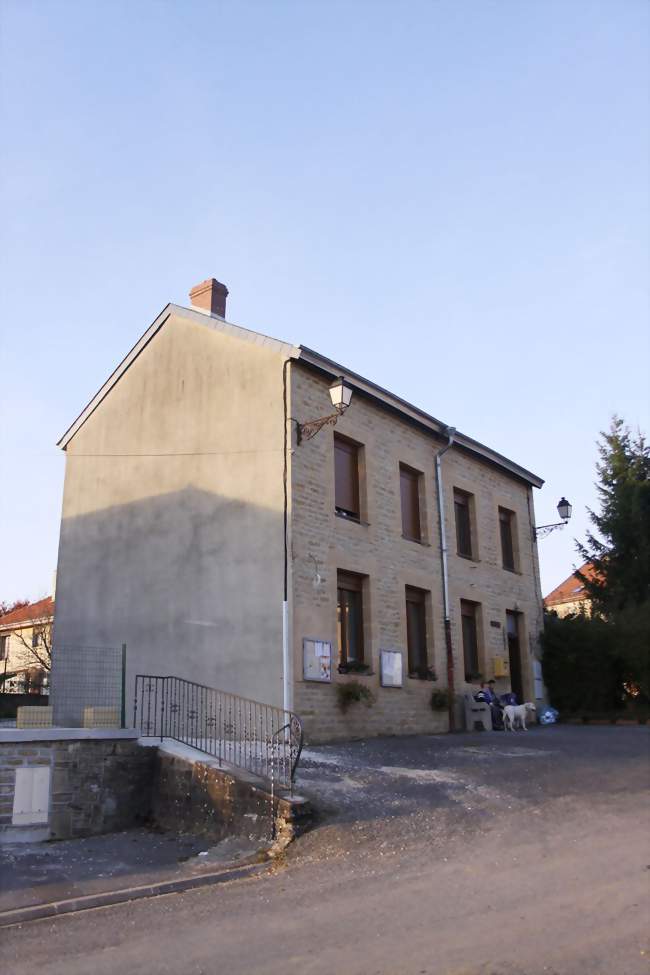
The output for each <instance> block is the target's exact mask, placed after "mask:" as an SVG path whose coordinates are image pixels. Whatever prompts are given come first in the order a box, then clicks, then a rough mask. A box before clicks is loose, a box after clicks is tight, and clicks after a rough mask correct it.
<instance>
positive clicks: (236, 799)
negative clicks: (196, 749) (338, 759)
mask: <svg viewBox="0 0 650 975" xmlns="http://www.w3.org/2000/svg"><path fill="white" fill-rule="evenodd" d="M177 748H178V746H176V745H172V746H171V750H167V749H166V748H160V749H153V748H152V749H150V751H153V752H155V753H156V758H155V774H154V782H153V790H152V806H151V813H152V818H153V819H154V820H155V822H156V823H157V825H159V826H161V827H162V828H163V829H169V830H180V831H181V832H187V833H193V834H195V835H202V836H205V837H206V839H208V840H210V841H211V842H218V841H219V840H222V839H224V838H225V837H227V836H245V837H246V838H248V839H251V840H259V841H260V843H265V842H267V841H268V840H269V839H271V838H273V837H272V833H273V818H274V817H275V822H276V833H277V831H278V830H279V829H289V830H290V831H293V829H294V828H295V827H296V824H297V823H298V822H299V821H300V819H301V818H302V816H303V815H307V811H308V806H307V804H306V802H305V801H304V800H301V799H290V798H289V797H287V796H286V795H282V794H280V795H278V794H277V792H276V793H275V794H274V795H273V796H271V794H270V792H269V790H268V788H267V787H263V786H262V784H261V783H260V782H259V780H257V779H255V778H254V777H253V776H248V775H247V774H246V773H245V772H242V771H241V770H238V771H237V773H236V774H235V773H234V772H232V771H229V770H226V769H221V768H219V767H218V763H217V762H216V761H213V760H211V759H209V758H207V757H206V758H205V759H204V760H201V759H199V760H197V758H196V755H194V756H188V755H183V754H177V753H175V751H176V749H177ZM180 751H183V746H180ZM188 751H189V750H188Z"/></svg>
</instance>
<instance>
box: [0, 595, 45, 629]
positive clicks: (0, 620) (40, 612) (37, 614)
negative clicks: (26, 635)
mask: <svg viewBox="0 0 650 975" xmlns="http://www.w3.org/2000/svg"><path fill="white" fill-rule="evenodd" d="M51 616H54V600H53V599H52V597H51V596H46V597H45V599H39V600H38V602H36V603H29V604H28V605H27V606H21V607H20V609H14V610H13V611H12V612H11V613H5V615H4V616H0V627H3V626H8V625H14V626H16V625H17V624H19V623H29V622H31V621H32V620H42V619H47V618H48V617H51Z"/></svg>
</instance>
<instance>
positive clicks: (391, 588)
mask: <svg viewBox="0 0 650 975" xmlns="http://www.w3.org/2000/svg"><path fill="white" fill-rule="evenodd" d="M328 412H331V403H330V401H329V393H328V381H327V379H325V378H323V377H321V376H319V375H318V374H315V373H314V372H312V371H309V370H308V369H307V368H305V367H303V366H300V365H296V366H292V368H291V415H292V416H294V417H297V418H298V419H309V418H312V417H318V416H322V415H324V414H326V413H328ZM335 430H336V432H338V433H340V434H342V435H344V436H346V437H348V438H350V439H352V440H354V441H356V442H357V443H359V444H361V445H362V447H361V453H360V467H361V471H360V494H361V499H360V501H361V519H360V522H359V523H357V522H355V521H352V520H348V519H345V518H341V517H338V516H337V515H336V514H335V503H334V431H333V430H332V428H329V427H328V428H325V429H324V430H322V431H321V432H320V433H319V434H318V436H316V437H315V438H314V439H313V440H310V441H308V442H303V443H302V444H301V445H300V446H297V445H295V443H294V449H293V451H292V455H291V471H290V476H291V509H290V527H291V532H290V574H291V581H290V591H291V594H292V607H291V624H292V650H293V655H292V666H293V688H294V709H295V710H296V711H297V712H298V713H299V714H300V715H301V717H302V718H303V720H304V723H305V731H306V735H307V738H308V740H312V741H327V740H332V739H335V738H344V737H348V736H364V735H378V734H404V733H427V732H436V731H444V730H446V729H447V723H446V715H444V714H441V713H440V712H433V711H432V710H431V708H430V698H431V691H432V689H433V688H434V687H435V688H440V687H445V686H446V683H447V673H446V650H445V637H444V611H443V597H442V571H441V553H440V543H439V537H440V536H439V522H438V508H437V505H438V499H437V491H436V482H435V464H434V457H435V453H436V452H437V450H438V449H439V448H440V447H441V446H442V445H443V443H442V442H441V441H440V440H438V439H437V438H436V437H435V436H434V435H433V434H431V433H429V432H428V431H426V430H424V429H420V428H418V427H416V426H414V425H413V424H411V423H408V422H406V421H405V420H404V419H401V418H400V417H399V416H398V415H397V414H393V413H389V412H388V410H386V409H385V408H384V407H381V406H379V405H377V404H376V403H374V402H372V401H371V400H370V399H369V398H365V397H362V396H355V397H354V398H353V403H352V406H351V407H350V409H349V410H348V411H347V412H346V413H345V414H344V416H343V417H341V418H340V419H339V421H338V423H337V425H336V428H335ZM400 463H401V464H405V465H407V466H408V467H411V468H413V469H414V470H416V471H418V472H421V474H422V477H421V479H420V482H421V490H420V516H421V524H422V540H421V542H414V541H411V540H408V539H406V538H403V537H402V522H401V500H400V479H399V466H400ZM442 464H443V483H444V491H445V523H446V530H447V540H448V546H449V580H450V599H451V620H452V639H453V647H454V660H455V678H456V691H457V692H459V693H462V692H463V691H464V690H465V689H466V687H467V686H468V685H466V684H465V680H464V673H465V670H464V663H463V648H462V632H461V619H460V601H461V600H462V599H465V600H471V601H473V602H475V603H478V604H479V607H480V608H479V613H478V622H479V626H478V631H479V633H478V638H479V662H480V666H481V671H482V672H483V673H484V674H485V676H486V678H487V677H492V675H493V673H494V658H495V657H498V656H506V657H507V653H508V651H507V645H506V642H505V633H506V610H511V611H514V612H517V613H519V614H520V616H519V620H520V636H521V662H522V678H523V684H524V696H525V697H526V699H527V700H528V699H533V698H532V695H533V667H532V661H533V655H534V653H536V652H537V635H538V633H539V631H540V629H541V625H542V602H541V591H540V585H539V571H538V565H537V552H536V546H535V542H534V539H533V537H532V528H531V526H532V524H533V519H534V513H533V502H532V489H531V488H530V486H529V485H528V484H526V483H525V482H524V481H522V480H520V479H518V478H516V477H514V476H512V475H510V474H508V473H507V472H505V471H503V470H502V469H499V468H497V467H496V466H494V465H491V464H489V463H488V462H486V461H483V460H481V459H479V458H477V457H476V456H473V455H471V454H469V453H468V452H467V451H465V450H463V449H461V448H458V447H454V448H452V449H451V450H450V451H449V452H448V453H447V454H446V455H445V457H444V459H443V462H442ZM454 487H457V488H460V489H461V490H464V491H467V492H469V493H471V494H472V495H473V499H474V501H473V508H474V511H473V518H474V534H475V540H476V551H475V552H474V553H473V554H474V556H475V557H474V558H472V559H471V560H470V559H466V558H462V557H460V556H459V555H457V553H456V529H455V517H454V503H453V489H454ZM500 506H501V507H506V508H508V509H509V510H511V511H513V512H514V513H515V526H514V533H515V549H516V571H515V572H511V571H508V570H506V569H504V568H503V566H502V559H501V548H500V534H499V519H498V509H499V507H500ZM337 570H342V571H346V572H353V573H357V574H360V575H362V576H364V577H365V578H364V591H363V603H364V643H365V658H366V662H367V663H369V664H370V670H371V673H370V674H369V675H367V676H366V675H363V676H359V675H354V676H350V675H342V674H338V672H337V664H338V659H337V646H338V639H337ZM406 586H414V587H417V588H419V589H422V590H425V592H426V593H427V596H426V616H427V631H428V632H427V637H428V652H429V664H430V666H432V667H433V669H434V670H435V673H436V675H437V680H436V682H435V683H431V682H429V681H423V680H419V679H411V678H409V677H408V676H407V667H406V648H407V634H406V612H405V587H406ZM304 638H313V639H320V640H328V641H331V643H332V647H333V657H332V682H331V684H324V683H323V684H320V683H315V682H309V681H305V680H303V639H304ZM382 649H398V650H401V651H402V654H403V660H404V680H403V687H402V688H400V689H395V688H382V687H381V686H380V677H379V657H380V650H382ZM351 679H354V680H359V681H361V682H364V683H365V684H366V685H367V686H368V687H369V688H370V689H371V691H372V693H373V695H374V697H375V703H374V705H373V706H372V707H369V708H366V707H364V706H363V704H354V705H353V706H352V707H351V708H350V709H349V711H348V712H347V713H346V714H342V712H341V711H340V709H339V708H338V706H337V702H336V693H335V691H336V684H337V683H338V682H340V681H348V680H351ZM497 689H498V691H499V692H503V691H506V690H509V689H510V682H509V680H508V679H500V680H499V681H498V682H497Z"/></svg>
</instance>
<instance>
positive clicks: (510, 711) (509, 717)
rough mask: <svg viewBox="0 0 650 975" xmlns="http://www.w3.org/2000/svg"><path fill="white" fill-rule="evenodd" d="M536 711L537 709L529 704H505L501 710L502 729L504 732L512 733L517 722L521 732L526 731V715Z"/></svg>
mask: <svg viewBox="0 0 650 975" xmlns="http://www.w3.org/2000/svg"><path fill="white" fill-rule="evenodd" d="M536 711H537V708H536V707H535V705H534V704H531V703H530V702H529V703H528V704H506V706H505V707H504V709H503V727H504V728H505V730H506V731H514V730H515V728H516V727H517V721H519V724H520V725H521V727H522V728H523V730H524V731H528V729H527V728H526V715H528V714H534V713H535V712H536Z"/></svg>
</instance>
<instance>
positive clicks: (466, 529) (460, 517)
mask: <svg viewBox="0 0 650 975" xmlns="http://www.w3.org/2000/svg"><path fill="white" fill-rule="evenodd" d="M471 503H472V495H471V494H468V493H467V492H466V491H461V490H459V489H458V488H454V512H455V514H456V550H457V552H458V554H459V555H462V556H463V557H464V558H467V559H471V558H473V554H474V553H473V547H472V517H471Z"/></svg>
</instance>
